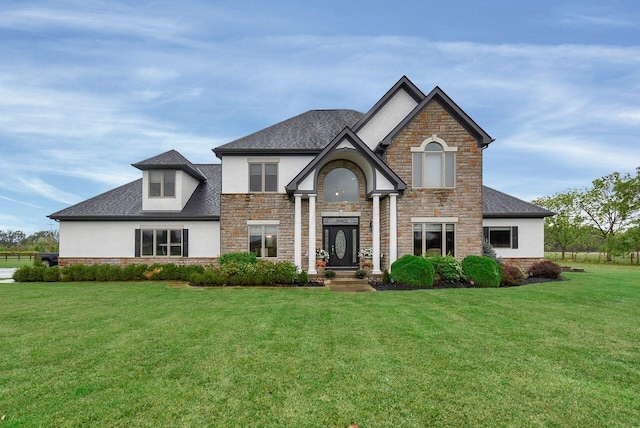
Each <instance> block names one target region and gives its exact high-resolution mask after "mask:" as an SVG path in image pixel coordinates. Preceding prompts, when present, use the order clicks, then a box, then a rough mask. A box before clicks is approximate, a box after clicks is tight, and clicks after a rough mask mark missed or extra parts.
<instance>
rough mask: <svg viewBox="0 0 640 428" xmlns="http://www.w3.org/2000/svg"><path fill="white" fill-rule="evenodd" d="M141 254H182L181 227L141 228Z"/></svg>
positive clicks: (178, 255)
mask: <svg viewBox="0 0 640 428" xmlns="http://www.w3.org/2000/svg"><path fill="white" fill-rule="evenodd" d="M141 238H142V239H141V240H140V241H141V242H140V245H141V254H142V255H143V256H177V257H180V256H182V229H168V230H166V229H142V230H141Z"/></svg>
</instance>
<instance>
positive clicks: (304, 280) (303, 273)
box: [298, 270, 309, 285]
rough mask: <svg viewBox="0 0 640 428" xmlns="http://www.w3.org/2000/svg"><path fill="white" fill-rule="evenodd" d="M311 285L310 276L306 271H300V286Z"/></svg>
mask: <svg viewBox="0 0 640 428" xmlns="http://www.w3.org/2000/svg"><path fill="white" fill-rule="evenodd" d="M308 283H309V275H308V274H307V272H306V271H304V270H303V271H300V273H299V274H298V284H300V285H307V284H308Z"/></svg>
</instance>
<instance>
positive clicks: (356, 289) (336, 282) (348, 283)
mask: <svg viewBox="0 0 640 428" xmlns="http://www.w3.org/2000/svg"><path fill="white" fill-rule="evenodd" d="M324 285H325V286H326V287H327V288H328V289H329V290H331V291H339V292H348V293H349V292H350V293H362V292H366V291H376V289H375V288H373V287H372V286H370V285H369V281H368V280H367V279H358V278H354V277H353V273H352V274H351V276H349V277H339V276H336V277H335V278H332V279H329V280H326V281H325V283H324Z"/></svg>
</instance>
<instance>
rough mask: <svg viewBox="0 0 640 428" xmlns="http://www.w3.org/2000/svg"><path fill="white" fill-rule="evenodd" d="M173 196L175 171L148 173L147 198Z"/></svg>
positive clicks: (174, 191)
mask: <svg viewBox="0 0 640 428" xmlns="http://www.w3.org/2000/svg"><path fill="white" fill-rule="evenodd" d="M175 195H176V172H175V171H149V196H153V197H160V198H162V197H173V196H175Z"/></svg>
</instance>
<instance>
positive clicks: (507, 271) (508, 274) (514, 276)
mask: <svg viewBox="0 0 640 428" xmlns="http://www.w3.org/2000/svg"><path fill="white" fill-rule="evenodd" d="M524 278H525V275H524V272H523V271H522V269H520V268H519V267H518V266H514V265H505V266H502V279H501V280H500V285H501V286H502V287H513V286H514V285H521V284H522V283H523V282H524Z"/></svg>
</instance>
